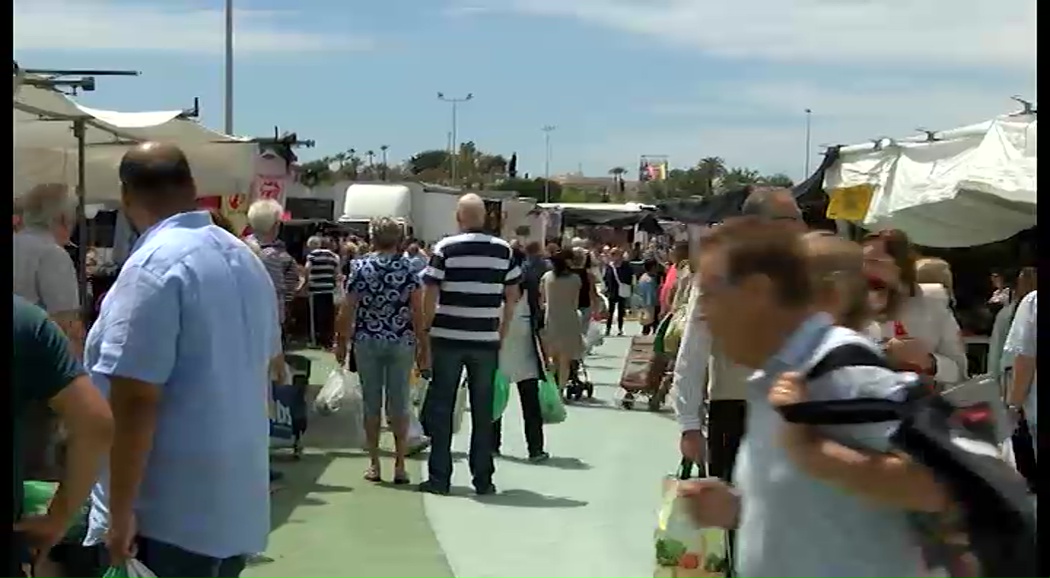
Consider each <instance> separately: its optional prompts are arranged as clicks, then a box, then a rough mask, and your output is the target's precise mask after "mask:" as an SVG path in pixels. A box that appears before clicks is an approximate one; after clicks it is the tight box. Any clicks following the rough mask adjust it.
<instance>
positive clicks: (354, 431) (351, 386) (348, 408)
mask: <svg viewBox="0 0 1050 578" xmlns="http://www.w3.org/2000/svg"><path fill="white" fill-rule="evenodd" d="M343 383H344V384H345V387H346V396H345V397H344V398H343V403H342V407H341V408H340V411H339V415H340V416H345V418H346V420H345V421H344V422H343V427H345V428H347V430H346V432H347V441H346V445H347V446H348V447H351V448H363V447H365V400H364V398H363V397H362V395H361V381H360V379H359V378H358V377H357V374H356V373H351V372H349V371H344V372H343Z"/></svg>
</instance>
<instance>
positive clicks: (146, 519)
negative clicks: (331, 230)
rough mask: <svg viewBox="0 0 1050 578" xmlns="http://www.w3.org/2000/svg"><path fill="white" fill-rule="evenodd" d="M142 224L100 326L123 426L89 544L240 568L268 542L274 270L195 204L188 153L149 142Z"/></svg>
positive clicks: (142, 178)
mask: <svg viewBox="0 0 1050 578" xmlns="http://www.w3.org/2000/svg"><path fill="white" fill-rule="evenodd" d="M120 180H121V196H122V199H121V200H122V203H123V208H124V211H125V214H126V215H127V216H128V219H129V221H130V222H131V223H132V225H133V226H134V227H135V228H136V229H137V230H139V231H141V232H142V236H141V237H140V238H139V240H138V242H137V243H136V245H135V247H134V249H133V252H132V254H131V255H130V256H129V258H128V260H127V262H125V264H124V267H123V269H122V270H121V272H120V276H119V277H118V278H117V281H116V283H115V284H114V286H113V288H112V289H111V290H110V292H109V295H108V296H107V297H106V299H105V301H104V302H103V304H102V311H101V314H100V316H99V319H98V321H97V323H96V325H95V326H94V327H93V328H92V329H91V332H90V333H89V335H88V340H87V347H86V354H85V357H86V365H87V367H88V369H89V371H90V372H91V374H92V379H93V381H94V382H95V384H96V385H98V387H99V388H101V389H102V391H103V392H104V393H106V394H108V395H109V398H110V403H111V405H112V407H113V415H114V423H115V424H116V436H115V443H114V446H113V451H112V453H111V461H110V464H109V468H108V471H107V472H105V473H104V475H103V476H102V477H101V479H100V480H99V483H98V484H97V485H96V486H95V489H94V491H93V492H92V511H91V516H90V521H89V528H88V536H87V540H86V541H85V544H87V545H91V544H100V543H103V541H105V542H106V544H107V547H108V551H109V552H108V553H109V561H110V563H118V564H119V563H121V562H123V561H124V560H126V559H127V558H129V557H130V556H131V555H132V553H133V552H134V553H135V557H136V558H138V559H139V560H140V561H142V562H143V563H144V564H145V565H146V566H147V567H149V568H150V569H151V570H152V571H153V572H154V573H155V574H156V575H157V576H161V577H165V576H170V577H179V576H215V577H228V576H239V575H240V572H241V571H242V570H243V568H244V564H245V557H246V555H248V554H251V553H255V552H261V551H263V550H264V549H265V547H266V537H267V534H268V533H269V529H270V508H269V506H270V504H269V487H268V485H269V484H268V480H267V470H268V465H269V464H268V462H269V453H268V452H269V447H268V446H269V421H268V419H267V403H266V394H267V383H268V376H267V374H268V369H269V365H270V364H271V363H273V362H274V360H275V359H276V358H277V356H278V355H279V353H280V331H279V328H278V311H277V301H276V297H275V293H274V288H273V283H272V282H271V281H270V278H269V276H268V274H267V272H266V269H265V268H264V267H263V265H262V263H261V262H260V261H259V259H258V258H257V257H256V256H255V255H254V254H253V253H252V251H251V249H250V248H249V247H248V246H247V245H246V244H245V243H242V242H241V241H239V240H238V239H237V238H236V237H234V236H233V235H231V234H229V233H228V232H226V231H224V230H223V229H221V228H219V227H217V226H215V225H214V224H212V221H211V218H210V216H209V214H208V213H207V212H199V211H196V210H195V199H196V187H195V185H194V181H193V176H192V173H191V171H190V167H189V163H188V162H187V160H186V157H185V155H184V154H183V153H182V151H180V150H179V149H177V148H175V147H172V146H165V145H157V144H152V143H149V144H143V145H140V146H138V147H136V148H134V149H132V150H131V151H129V152H128V153H127V154H126V155H125V156H124V159H123V160H122V161H121V165H120Z"/></svg>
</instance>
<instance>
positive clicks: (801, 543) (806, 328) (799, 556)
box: [733, 314, 923, 578]
mask: <svg viewBox="0 0 1050 578" xmlns="http://www.w3.org/2000/svg"><path fill="white" fill-rule="evenodd" d="M846 343H859V344H866V345H868V346H869V347H871V349H872V350H874V351H877V345H876V344H875V343H874V342H872V341H871V340H869V339H868V338H867V337H864V336H862V335H860V334H859V333H857V332H855V331H852V330H850V329H845V328H842V327H833V326H831V318H830V317H828V316H827V315H824V314H818V315H815V316H813V317H812V318H810V319H809V320H808V321H807V322H806V323H805V324H804V325H803V326H802V327H800V328H799V329H798V330H797V331H796V332H795V334H794V335H792V336H791V338H790V339H789V340H788V342H787V343H786V344H785V346H784V347H783V349H782V350H781V351H780V352H779V353H777V355H775V356H774V358H773V359H771V360H770V361H769V362H768V363H767V364H766V366H765V368H763V369H762V370H759V371H757V372H755V374H754V375H753V376H752V377H751V378H750V380H749V383H748V400H747V402H748V414H747V430H746V431H747V435H746V437H745V438H744V440H743V441H742V443H741V445H740V453H739V455H738V457H737V461H736V467H735V469H734V472H733V479H734V481H735V483H736V487H737V489H738V491H739V492H740V496H741V512H740V526H739V529H738V533H737V545H738V548H737V556H736V567H737V575H738V576H749V577H764V576H811V577H818V576H828V577H839V578H841V577H844V576H919V575H922V574H921V573H920V572H921V571H922V568H923V562H922V555H921V551H920V547H919V542H918V539H917V536H916V534H915V532H914V531H913V530H912V528H911V526H910V523H909V520H908V515H907V512H905V511H904V510H899V509H894V508H890V507H886V506H879V505H876V504H874V503H872V502H871V501H869V500H865V499H862V498H860V497H858V496H856V495H853V494H851V493H849V492H846V491H843V490H841V489H838V488H836V487H834V486H831V485H828V484H826V483H824V482H822V481H820V480H817V479H815V478H812V477H810V476H809V475H808V474H806V473H804V472H803V471H802V470H800V469H799V468H798V467H796V466H795V464H794V462H793V461H792V460H791V459H790V458H789V456H788V455H787V453H786V452H785V451H784V449H783V446H782V445H781V434H782V428H783V425H784V421H783V419H782V418H781V417H780V414H779V413H777V411H776V410H775V409H773V407H772V406H771V405H770V404H769V402H768V401H767V399H766V396H767V394H768V392H769V387H770V385H771V382H772V380H773V378H775V377H776V376H777V375H779V374H780V373H783V372H785V371H801V372H805V371H808V370H809V369H810V368H812V367H813V366H814V365H815V364H816V363H817V362H818V361H819V360H820V359H822V358H823V357H824V355H825V354H827V352H828V351H830V350H831V349H833V348H835V347H837V346H839V345H843V344H846ZM901 382H902V379H901V376H900V374H895V373H893V372H891V371H889V370H886V369H881V368H875V367H847V368H842V369H839V370H837V371H833V372H831V373H829V374H827V375H825V376H822V377H820V378H819V379H816V380H813V381H811V382H809V383H808V384H807V392H808V396H809V398H810V399H812V400H823V399H850V398H858V397H879V398H895V399H901V398H902V397H903V393H904V389H905V388H904V385H903V384H902V383H901ZM896 427H897V424H896V423H894V422H888V423H879V424H865V425H851V426H833V427H831V426H829V427H822V428H821V433H822V435H825V436H827V437H828V438H830V439H834V440H835V441H838V442H839V443H842V444H844V445H847V446H850V447H854V448H857V449H861V450H871V451H877V452H883V451H886V450H888V449H889V437H890V435H891V434H892V433H893V432H894V431H895V429H896Z"/></svg>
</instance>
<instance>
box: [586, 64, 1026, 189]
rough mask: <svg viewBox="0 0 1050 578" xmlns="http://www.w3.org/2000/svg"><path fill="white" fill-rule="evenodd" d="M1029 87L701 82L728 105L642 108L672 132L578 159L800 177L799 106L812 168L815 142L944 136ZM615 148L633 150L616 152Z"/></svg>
mask: <svg viewBox="0 0 1050 578" xmlns="http://www.w3.org/2000/svg"><path fill="white" fill-rule="evenodd" d="M1022 84H1023V83H1022ZM1032 84H1034V81H1033V83H1032ZM1026 90H1027V92H1026ZM1032 90H1033V87H1032V86H1028V87H1025V86H1023V85H1018V86H1003V85H996V86H987V87H974V86H956V85H949V84H940V85H936V84H934V85H926V86H914V87H911V88H901V87H900V86H889V87H885V88H882V89H875V88H871V87H863V88H861V89H849V88H844V87H822V86H816V85H813V84H806V83H803V82H749V83H738V84H719V85H716V86H707V87H706V90H705V92H706V93H711V92H713V93H717V94H726V95H731V100H730V99H728V98H727V99H724V100H719V99H717V98H707V99H703V98H697V99H696V100H695V101H694V102H685V103H678V104H675V103H666V104H659V105H656V106H655V107H652V108H650V109H649V112H650V113H653V114H657V115H663V116H665V117H668V118H665V120H673V121H674V124H675V128H674V129H669V130H655V131H651V132H642V133H637V132H632V133H630V134H605V135H592V137H593V138H594V140H593V142H595V143H598V144H595V145H594V146H591V147H585V150H584V151H582V154H583V157H584V160H585V161H586V162H587V164H588V166H589V167H592V166H593V168H594V170H599V169H601V167H602V166H604V165H605V164H609V160H608V159H615V158H619V159H621V160H620V161H618V162H619V164H623V163H624V162H627V161H624V160H622V159H623V156H624V153H625V152H627V154H629V155H637V154H638V153H642V152H645V153H652V154H666V155H668V156H669V157H670V162H671V164H672V165H673V166H684V165H691V164H693V163H695V162H696V161H697V160H699V159H700V158H702V157H706V156H720V157H722V158H723V159H725V161H726V162H727V164H729V165H733V166H748V167H752V168H755V169H758V170H761V171H762V172H765V173H773V172H783V173H786V174H788V175H790V176H792V177H793V178H796V179H799V178H800V177H801V176H802V173H803V172H804V165H805V154H806V147H805V138H806V137H805V113H804V110H805V109H806V108H810V109H811V110H812V111H813V114H812V136H811V141H810V145H811V146H810V157H811V163H810V166H811V168H815V167H816V166H817V164H818V163H819V157H820V156H821V153H820V150H819V149H820V147H821V146H822V145H834V144H856V143H860V142H864V141H866V140H868V139H872V138H876V137H895V138H900V137H906V136H914V135H917V134H918V133H917V131H916V129H917V128H925V129H929V130H946V129H951V128H957V127H960V126H964V125H967V124H972V123H977V122H981V121H984V120H987V119H989V118H991V117H993V116H996V115H1000V114H1006V113H1010V112H1014V111H1016V110H1018V109H1019V108H1020V105H1018V104H1017V103H1015V102H1013V101H1011V100H1010V98H1009V96H1010V95H1011V94H1022V95H1024V94H1029V95H1030V94H1031V91H1032ZM623 143H629V147H630V149H632V150H630V151H624V145H623ZM614 164H616V163H614ZM610 166H612V165H610Z"/></svg>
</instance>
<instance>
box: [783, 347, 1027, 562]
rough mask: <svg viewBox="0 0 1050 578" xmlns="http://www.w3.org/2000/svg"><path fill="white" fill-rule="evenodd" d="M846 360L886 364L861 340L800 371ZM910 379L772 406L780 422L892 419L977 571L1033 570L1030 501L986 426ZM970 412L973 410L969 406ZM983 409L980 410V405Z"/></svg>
mask: <svg viewBox="0 0 1050 578" xmlns="http://www.w3.org/2000/svg"><path fill="white" fill-rule="evenodd" d="M853 366H876V367H887V368H888V365H887V361H886V359H885V358H884V357H882V355H880V354H879V353H876V352H875V351H873V350H872V349H870V348H869V347H866V346H864V345H861V344H846V345H841V346H839V347H837V348H835V349H833V350H831V351H830V352H828V354H827V355H826V356H825V357H824V358H823V359H822V360H821V361H820V362H818V363H817V364H816V365H815V366H814V367H813V368H812V369H811V370H810V371H809V372H808V373H807V374H806V378H807V379H808V380H813V379H816V378H818V377H820V376H822V375H826V374H828V373H830V372H832V371H835V370H836V369H841V368H844V367H853ZM966 409H968V408H958V407H955V406H953V405H952V404H950V403H949V402H948V401H947V400H945V399H944V398H942V397H940V396H939V395H936V394H935V393H933V392H932V390H931V389H930V388H929V386H928V384H920V385H915V386H912V387H911V388H910V389H909V393H908V395H907V396H906V399H905V401H902V402H898V401H892V400H887V399H874V398H864V399H848V400H830V401H807V402H802V403H797V404H792V405H788V406H783V407H780V408H779V411H780V414H781V415H782V416H783V418H784V419H785V420H786V421H789V422H792V423H804V424H811V425H843V424H862V423H877V422H886V421H897V420H900V422H901V423H900V427H899V428H898V429H897V431H896V433H895V434H894V435H893V437H892V438H891V443H892V444H893V445H894V447H896V448H897V449H898V450H900V451H902V452H903V453H905V454H907V455H909V456H910V457H911V458H912V459H914V460H915V461H916V462H918V463H921V464H923V465H925V466H927V467H928V468H930V469H931V470H932V471H933V473H934V475H935V476H936V477H937V479H938V480H939V481H940V482H941V483H942V484H944V485H945V486H946V487H947V488H948V490H949V491H950V492H951V494H952V495H953V497H954V498H955V502H956V504H957V506H958V507H959V512H958V515H959V517H960V518H961V519H960V520H959V521H960V522H961V526H962V528H961V532H962V533H963V535H964V536H965V538H967V541H968V544H966V548H965V551H967V552H968V553H969V554H971V555H972V556H973V557H974V558H976V561H977V563H978V564H979V565H980V567H981V569H980V571H979V572H980V573H979V574H974V575H977V576H986V577H989V578H998V577H1017V576H1039V575H1040V574H1038V573H1037V571H1038V559H1039V556H1038V553H1037V547H1036V515H1035V500H1034V497H1033V496H1031V495H1030V494H1029V493H1028V486H1027V484H1026V482H1025V480H1024V478H1023V477H1022V476H1021V475H1020V474H1019V473H1018V472H1017V471H1016V470H1015V469H1014V468H1013V467H1012V466H1011V465H1010V464H1008V463H1006V462H1005V461H1004V460H1002V459H1001V457H1000V455H999V449H998V447H997V445H996V443H995V440H994V437H993V436H992V435H991V434H990V432H991V431H992V430H993V428H991V427H988V424H982V423H975V422H974V420H972V419H964V416H965V414H966V413H967V412H966V411H965V410H966ZM970 413H971V414H972V413H973V412H970ZM984 414H985V415H988V412H984Z"/></svg>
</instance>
